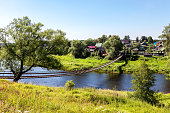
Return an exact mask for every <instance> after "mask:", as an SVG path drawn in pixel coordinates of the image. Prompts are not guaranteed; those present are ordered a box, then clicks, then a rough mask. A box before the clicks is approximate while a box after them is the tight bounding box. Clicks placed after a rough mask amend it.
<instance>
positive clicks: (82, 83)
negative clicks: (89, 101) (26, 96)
mask: <svg viewBox="0 0 170 113" xmlns="http://www.w3.org/2000/svg"><path fill="white" fill-rule="evenodd" d="M58 71H61V70H52V71H50V72H58ZM30 72H39V73H40V72H49V71H48V70H47V69H44V68H40V67H34V68H33V69H32V71H30ZM0 76H4V75H2V74H0ZM155 79H156V81H155V86H154V87H152V89H155V90H159V91H160V92H164V93H170V80H166V79H165V76H164V75H163V74H155ZM9 80H10V81H12V80H11V79H9ZM67 80H73V82H74V83H75V87H77V88H82V87H94V88H101V89H116V90H119V91H120V90H127V91H132V89H130V88H131V87H132V84H131V80H132V78H131V74H121V75H115V74H106V73H96V72H90V73H86V74H82V75H81V76H80V75H72V76H63V77H50V78H29V79H21V80H19V82H20V83H31V84H35V85H44V86H50V87H58V86H60V87H63V86H64V85H65V83H66V81H67Z"/></svg>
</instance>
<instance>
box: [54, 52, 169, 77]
mask: <svg viewBox="0 0 170 113" xmlns="http://www.w3.org/2000/svg"><path fill="white" fill-rule="evenodd" d="M54 58H57V59H60V61H61V63H62V64H63V69H64V70H67V71H71V70H76V69H77V70H81V69H88V68H93V67H97V66H100V65H102V64H103V63H107V62H110V60H106V59H102V58H101V59H100V58H98V57H88V58H86V59H76V58H74V57H73V56H72V55H67V56H54ZM168 60H169V62H170V58H169V57H151V58H147V57H143V56H141V57H139V58H138V60H135V61H130V60H129V61H128V64H126V65H125V61H124V60H121V61H120V60H119V61H117V62H115V63H113V64H111V65H109V66H107V67H105V68H102V69H100V70H98V71H99V72H114V73H119V72H120V69H121V70H122V71H123V72H124V73H132V72H133V71H135V70H136V69H137V68H138V66H139V65H140V62H141V61H145V62H146V64H148V66H149V68H150V69H151V70H153V71H154V72H155V73H164V74H166V75H168V74H169V72H170V66H168V64H167V63H168ZM169 65H170V64H169Z"/></svg>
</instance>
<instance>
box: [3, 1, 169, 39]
mask: <svg viewBox="0 0 170 113" xmlns="http://www.w3.org/2000/svg"><path fill="white" fill-rule="evenodd" d="M169 5H170V0H0V11H1V13H0V14H1V16H0V28H3V27H5V26H6V25H8V24H9V23H10V22H11V21H12V20H13V18H22V17H23V16H28V17H29V18H30V19H31V20H32V21H33V22H41V23H43V24H44V29H47V28H52V29H61V30H62V31H64V32H66V37H67V38H68V39H70V40H72V39H81V40H85V39H88V38H93V39H95V38H98V37H100V36H101V35H103V34H105V35H119V36H120V37H121V38H123V37H124V36H125V35H129V36H130V38H131V39H135V38H136V37H137V36H138V37H141V36H152V37H153V38H157V37H158V36H159V35H161V32H162V30H163V28H164V26H166V25H168V24H169V23H170V7H169Z"/></svg>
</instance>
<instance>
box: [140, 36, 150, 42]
mask: <svg viewBox="0 0 170 113" xmlns="http://www.w3.org/2000/svg"><path fill="white" fill-rule="evenodd" d="M140 41H141V42H144V41H146V42H147V41H148V38H147V37H146V36H141V39H140Z"/></svg>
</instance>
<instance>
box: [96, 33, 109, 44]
mask: <svg viewBox="0 0 170 113" xmlns="http://www.w3.org/2000/svg"><path fill="white" fill-rule="evenodd" d="M107 39H108V37H107V35H102V36H101V37H99V38H98V39H97V42H98V43H105V42H106V40H107Z"/></svg>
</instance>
